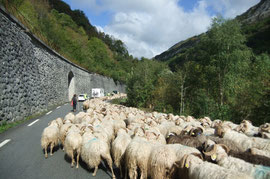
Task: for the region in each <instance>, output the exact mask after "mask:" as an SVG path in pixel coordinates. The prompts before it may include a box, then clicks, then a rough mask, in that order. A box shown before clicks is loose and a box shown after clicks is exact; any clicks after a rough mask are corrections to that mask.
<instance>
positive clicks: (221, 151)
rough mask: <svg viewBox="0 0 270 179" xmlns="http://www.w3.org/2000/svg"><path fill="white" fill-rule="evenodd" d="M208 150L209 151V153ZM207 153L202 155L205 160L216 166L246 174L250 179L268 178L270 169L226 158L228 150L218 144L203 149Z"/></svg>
mask: <svg viewBox="0 0 270 179" xmlns="http://www.w3.org/2000/svg"><path fill="white" fill-rule="evenodd" d="M209 149H210V151H209ZM205 150H206V151H207V152H204V155H205V156H206V157H207V158H210V159H211V160H212V161H215V162H217V163H218V165H220V166H222V167H224V168H227V169H231V170H236V171H240V172H242V173H246V174H248V175H250V176H252V177H255V178H260V179H264V178H265V179H266V178H269V177H270V168H269V167H263V166H262V165H254V164H251V163H248V162H245V161H244V160H241V159H238V158H234V157H231V156H228V155H227V153H228V151H227V150H228V148H227V147H226V146H223V145H220V144H213V145H210V146H209V147H206V149H205ZM253 157H255V156H253Z"/></svg>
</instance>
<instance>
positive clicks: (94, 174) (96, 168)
mask: <svg viewBox="0 0 270 179" xmlns="http://www.w3.org/2000/svg"><path fill="white" fill-rule="evenodd" d="M97 170H98V166H95V170H94V173H93V177H94V176H96V174H97Z"/></svg>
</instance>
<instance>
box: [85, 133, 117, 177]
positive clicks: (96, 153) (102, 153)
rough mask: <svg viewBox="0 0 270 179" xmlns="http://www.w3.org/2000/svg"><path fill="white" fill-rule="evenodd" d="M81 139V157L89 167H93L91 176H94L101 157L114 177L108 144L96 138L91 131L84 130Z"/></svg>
mask: <svg viewBox="0 0 270 179" xmlns="http://www.w3.org/2000/svg"><path fill="white" fill-rule="evenodd" d="M82 140H83V143H82V148H81V158H82V160H83V161H84V162H85V163H86V164H87V166H88V167H89V168H95V170H94V173H93V176H96V174H97V170H98V166H99V164H100V162H101V159H102V158H103V159H105V160H106V161H107V163H108V165H109V167H110V169H111V172H112V177H113V178H115V175H114V172H113V168H112V158H111V155H110V150H109V146H108V144H107V143H106V142H104V141H103V140H101V139H98V138H96V137H95V136H94V135H93V134H92V132H91V131H88V132H85V133H84V134H83V136H82Z"/></svg>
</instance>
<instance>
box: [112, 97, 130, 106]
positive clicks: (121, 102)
mask: <svg viewBox="0 0 270 179" xmlns="http://www.w3.org/2000/svg"><path fill="white" fill-rule="evenodd" d="M111 103H112V104H119V105H124V106H126V103H127V98H117V99H113V100H111Z"/></svg>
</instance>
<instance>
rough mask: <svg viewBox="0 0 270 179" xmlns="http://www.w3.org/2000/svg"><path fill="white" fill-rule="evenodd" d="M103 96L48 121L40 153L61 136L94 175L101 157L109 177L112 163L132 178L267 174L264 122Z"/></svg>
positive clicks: (268, 144)
mask: <svg viewBox="0 0 270 179" xmlns="http://www.w3.org/2000/svg"><path fill="white" fill-rule="evenodd" d="M114 97H123V95H122V94H119V95H115V96H114ZM108 98H111V97H104V98H98V99H92V100H88V101H85V102H84V103H83V107H84V109H85V111H86V112H79V113H78V114H76V115H74V114H73V113H69V114H67V115H66V116H65V118H64V119H61V118H57V119H55V120H53V121H51V122H50V123H49V126H48V127H46V128H45V129H44V131H43V133H42V137H41V146H42V148H43V149H44V152H45V157H46V158H47V157H48V154H47V150H48V148H49V147H50V154H51V155H52V151H53V148H54V147H55V146H56V145H58V143H59V141H60V142H61V144H62V146H63V150H64V151H65V152H66V154H67V155H68V156H69V157H70V158H71V159H72V162H71V166H72V167H73V166H74V165H75V164H76V168H78V163H79V158H81V160H82V161H84V162H85V163H86V164H87V165H88V167H89V168H94V173H93V176H95V175H96V173H97V170H98V166H99V164H100V163H101V161H102V160H104V161H106V162H107V164H108V166H109V167H110V170H111V173H112V177H113V178H115V175H114V171H113V163H114V165H115V166H116V167H117V168H119V169H120V173H121V178H124V177H125V178H127V177H129V178H131V179H137V178H138V177H140V178H141V179H143V178H153V179H166V178H168V179H169V178H190V179H205V178H211V179H214V178H228V179H236V178H241V179H248V178H258V179H269V178H270V140H269V137H270V124H269V123H266V124H264V125H261V126H260V127H255V126H253V125H252V124H251V122H250V121H247V120H244V121H242V123H241V124H239V125H238V124H234V123H232V122H230V121H220V120H214V121H211V120H210V119H209V118H208V117H204V118H201V119H195V118H193V117H192V116H187V117H185V116H177V115H172V114H164V113H157V112H152V113H149V112H144V111H141V110H138V109H136V108H131V107H125V106H121V105H114V104H110V103H108V102H106V100H108ZM255 136H256V137H255Z"/></svg>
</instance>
